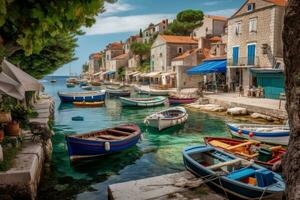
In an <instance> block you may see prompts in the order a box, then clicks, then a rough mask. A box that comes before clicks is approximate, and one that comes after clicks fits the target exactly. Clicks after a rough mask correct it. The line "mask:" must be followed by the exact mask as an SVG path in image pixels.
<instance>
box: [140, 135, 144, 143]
mask: <svg viewBox="0 0 300 200" xmlns="http://www.w3.org/2000/svg"><path fill="white" fill-rule="evenodd" d="M143 140H144V134H143V133H142V134H141V136H140V141H143Z"/></svg>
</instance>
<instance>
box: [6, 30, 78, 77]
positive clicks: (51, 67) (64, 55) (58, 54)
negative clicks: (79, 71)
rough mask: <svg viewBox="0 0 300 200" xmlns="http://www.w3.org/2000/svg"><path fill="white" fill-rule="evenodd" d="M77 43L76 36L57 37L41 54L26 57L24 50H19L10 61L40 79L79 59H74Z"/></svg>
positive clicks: (50, 41) (52, 39)
mask: <svg viewBox="0 0 300 200" xmlns="http://www.w3.org/2000/svg"><path fill="white" fill-rule="evenodd" d="M76 41H77V39H76V38H75V36H74V35H70V34H65V35H57V36H55V37H54V38H51V40H49V42H48V44H47V46H45V47H44V48H43V49H42V51H41V52H40V53H38V54H32V55H30V56H26V55H25V51H24V50H19V51H17V52H15V53H14V54H13V55H12V56H11V57H10V58H9V59H10V61H11V62H12V63H14V64H15V65H17V66H20V67H21V68H22V69H23V70H24V71H25V72H27V73H29V74H31V75H32V76H34V77H36V78H38V79H40V78H42V77H43V75H45V74H49V73H52V72H53V71H55V70H56V69H57V68H59V67H60V66H62V65H63V64H65V63H68V62H71V61H73V60H75V59H77V58H74V56H75V53H74V49H75V47H77V45H76Z"/></svg>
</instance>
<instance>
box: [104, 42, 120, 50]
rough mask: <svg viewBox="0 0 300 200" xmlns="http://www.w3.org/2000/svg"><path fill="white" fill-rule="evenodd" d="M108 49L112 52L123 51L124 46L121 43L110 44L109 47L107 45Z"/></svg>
mask: <svg viewBox="0 0 300 200" xmlns="http://www.w3.org/2000/svg"><path fill="white" fill-rule="evenodd" d="M107 49H111V50H119V49H123V44H122V43H121V42H114V43H110V44H109V45H107Z"/></svg>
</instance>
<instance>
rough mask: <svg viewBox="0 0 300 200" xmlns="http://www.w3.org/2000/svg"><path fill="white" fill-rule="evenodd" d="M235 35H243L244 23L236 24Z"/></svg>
mask: <svg viewBox="0 0 300 200" xmlns="http://www.w3.org/2000/svg"><path fill="white" fill-rule="evenodd" d="M234 31H235V34H236V35H240V34H241V33H242V22H237V23H236V24H235V30H234Z"/></svg>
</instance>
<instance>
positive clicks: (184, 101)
mask: <svg viewBox="0 0 300 200" xmlns="http://www.w3.org/2000/svg"><path fill="white" fill-rule="evenodd" d="M196 100H197V99H196V98H192V97H191V98H189V97H187V98H185V97H175V96H170V97H169V104H170V105H180V104H190V103H194V102H195V101H196Z"/></svg>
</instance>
